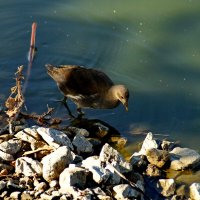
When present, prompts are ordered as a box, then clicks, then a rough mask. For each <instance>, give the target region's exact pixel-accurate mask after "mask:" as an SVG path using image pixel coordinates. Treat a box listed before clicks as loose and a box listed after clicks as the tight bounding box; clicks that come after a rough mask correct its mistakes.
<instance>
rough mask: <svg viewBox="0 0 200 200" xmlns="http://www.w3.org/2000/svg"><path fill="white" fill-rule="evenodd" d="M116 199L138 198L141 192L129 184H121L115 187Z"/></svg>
mask: <svg viewBox="0 0 200 200" xmlns="http://www.w3.org/2000/svg"><path fill="white" fill-rule="evenodd" d="M113 190H114V192H115V195H114V196H115V198H116V199H117V200H123V199H126V198H127V199H133V198H137V197H138V195H139V192H138V191H136V190H135V189H133V188H132V187H131V186H130V185H129V184H120V185H116V186H114V187H113Z"/></svg>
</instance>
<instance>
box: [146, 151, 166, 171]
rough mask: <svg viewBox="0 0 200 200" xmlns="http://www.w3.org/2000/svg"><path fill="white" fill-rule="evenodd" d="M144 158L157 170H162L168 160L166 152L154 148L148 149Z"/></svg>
mask: <svg viewBox="0 0 200 200" xmlns="http://www.w3.org/2000/svg"><path fill="white" fill-rule="evenodd" d="M146 156H147V160H148V161H149V162H150V163H151V164H153V165H155V166H157V167H158V168H162V167H163V166H164V165H165V164H166V163H167V161H168V160H169V153H168V152H167V151H164V150H158V149H155V148H153V149H148V150H147V151H146Z"/></svg>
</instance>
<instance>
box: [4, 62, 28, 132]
mask: <svg viewBox="0 0 200 200" xmlns="http://www.w3.org/2000/svg"><path fill="white" fill-rule="evenodd" d="M22 71H23V66H20V67H18V70H17V72H16V73H15V76H16V78H15V80H16V86H14V87H12V88H11V94H10V96H9V97H8V99H7V100H6V102H5V105H6V107H7V108H8V110H7V111H6V114H7V115H8V117H9V119H8V124H9V132H10V134H13V123H14V122H15V121H16V119H17V117H18V115H19V113H20V111H21V109H22V107H23V105H24V101H25V100H24V96H23V93H22V86H21V82H22V80H23V79H24V76H23V75H22Z"/></svg>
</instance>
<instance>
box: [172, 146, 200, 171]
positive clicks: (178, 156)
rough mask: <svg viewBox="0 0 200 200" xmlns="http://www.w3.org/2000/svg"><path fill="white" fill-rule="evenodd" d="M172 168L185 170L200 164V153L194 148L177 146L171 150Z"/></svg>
mask: <svg viewBox="0 0 200 200" xmlns="http://www.w3.org/2000/svg"><path fill="white" fill-rule="evenodd" d="M170 160H171V166H170V168H171V169H173V170H183V169H185V168H188V167H191V168H192V167H196V166H197V165H199V164H200V155H199V154H198V153H197V152H196V151H195V150H193V149H189V148H181V147H176V148H174V149H173V150H172V151H170Z"/></svg>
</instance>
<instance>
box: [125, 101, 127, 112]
mask: <svg viewBox="0 0 200 200" xmlns="http://www.w3.org/2000/svg"><path fill="white" fill-rule="evenodd" d="M124 107H125V109H126V111H127V112H128V101H127V102H125V103H124Z"/></svg>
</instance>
